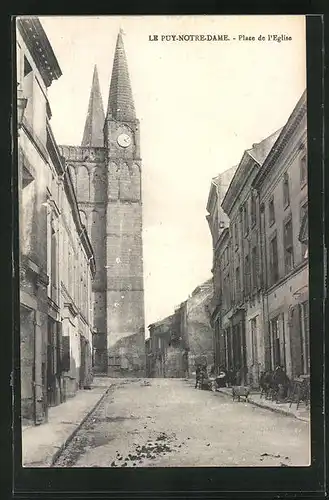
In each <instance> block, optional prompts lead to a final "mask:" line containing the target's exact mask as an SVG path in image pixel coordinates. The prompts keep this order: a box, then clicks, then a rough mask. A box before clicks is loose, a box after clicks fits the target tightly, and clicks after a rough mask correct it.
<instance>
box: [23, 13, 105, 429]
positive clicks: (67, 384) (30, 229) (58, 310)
mask: <svg viewBox="0 0 329 500" xmlns="http://www.w3.org/2000/svg"><path fill="white" fill-rule="evenodd" d="M16 42H17V84H18V106H19V104H20V103H19V99H21V98H22V96H23V99H26V109H25V114H24V117H23V119H22V122H21V123H20V124H19V125H20V128H19V137H18V180H19V211H20V212H19V228H20V229H19V239H20V304H21V308H20V370H21V416H22V421H23V422H25V421H27V422H33V423H35V424H39V423H42V422H44V421H46V419H47V412H48V407H49V406H53V405H57V404H59V403H61V402H63V401H65V400H66V398H68V397H70V396H73V395H74V394H75V393H76V391H77V390H78V388H79V387H80V388H83V387H86V386H89V385H90V383H91V380H92V371H91V370H92V358H91V354H92V351H91V346H92V323H93V320H92V313H91V282H92V279H93V277H94V274H95V261H94V255H93V250H92V247H91V243H90V240H89V238H88V234H87V231H86V228H85V227H84V225H83V223H82V221H81V218H80V215H79V211H78V206H77V203H76V199H75V194H74V190H73V185H72V181H71V178H70V176H69V175H67V172H66V170H65V166H64V163H63V161H62V159H61V156H60V154H59V150H58V147H57V145H56V141H55V139H54V136H53V133H52V130H51V126H50V119H51V109H50V104H49V101H48V97H47V89H48V87H49V86H50V85H51V83H52V81H53V80H54V79H57V78H59V77H60V76H61V70H60V68H59V65H58V62H57V60H56V57H55V55H54V53H53V51H52V48H51V46H50V43H49V41H48V38H47V36H46V34H45V32H44V30H43V28H42V25H41V23H40V21H39V20H38V19H37V18H22V19H18V20H17V36H16Z"/></svg>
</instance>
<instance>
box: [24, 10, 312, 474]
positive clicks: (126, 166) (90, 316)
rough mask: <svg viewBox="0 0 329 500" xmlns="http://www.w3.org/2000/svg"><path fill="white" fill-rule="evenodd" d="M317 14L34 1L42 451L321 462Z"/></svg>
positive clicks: (28, 342)
mask: <svg viewBox="0 0 329 500" xmlns="http://www.w3.org/2000/svg"><path fill="white" fill-rule="evenodd" d="M305 33H306V19H305V16H302V15H299V16H286V15H285V16H281V15H277V16H154V17H153V16H145V17H143V16H128V17H123V16H99V17H88V16H87V17H86V16H66V17H58V16H53V17H43V16H40V17H36V16H32V17H31V16H21V17H17V18H16V53H17V58H16V68H17V127H18V133H17V136H18V139H17V141H18V144H17V151H18V158H17V162H18V181H19V228H20V229H19V231H20V233H19V239H20V263H19V264H20V374H21V375H20V379H21V381H20V384H21V391H20V392H21V401H20V408H21V425H22V465H23V466H24V467H56V468H63V467H102V468H103V467H109V468H110V467H111V468H115V467H120V468H121V467H127V468H138V467H232V466H234V467H259V466H262V467H289V466H290V467H291V466H308V465H309V464H310V342H309V291H308V290H309V288H308V282H309V278H308V154H307V149H308V146H307V144H308V143H307V99H306V96H307V91H306V34H305Z"/></svg>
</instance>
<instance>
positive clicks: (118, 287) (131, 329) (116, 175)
mask: <svg viewBox="0 0 329 500" xmlns="http://www.w3.org/2000/svg"><path fill="white" fill-rule="evenodd" d="M139 142H140V137H139V121H138V120H137V118H136V114H135V106H134V101H133V96H132V91H131V85H130V78H129V73H128V65H127V60H126V54H125V50H124V46H123V40H122V33H121V32H120V33H119V35H118V38H117V43H116V48H115V54H114V61H113V69H112V76H111V84H110V91H109V99H108V106H107V113H106V118H105V125H104V146H105V149H106V155H107V160H106V161H107V175H108V191H107V213H106V218H107V224H106V262H107V265H106V286H107V292H106V296H107V311H106V312H107V316H106V319H107V331H108V337H107V340H108V350H109V353H110V368H109V371H110V373H112V372H113V370H112V369H111V363H114V366H115V365H116V363H117V360H118V359H120V362H121V369H122V370H126V369H127V368H128V366H129V365H132V366H136V369H137V367H138V366H139V365H140V363H141V358H142V359H144V283H143V244H142V190H141V158H140V147H139ZM112 355H113V356H114V359H113V358H112ZM111 358H112V359H111ZM122 363H124V365H123V366H122ZM115 369H116V368H115Z"/></svg>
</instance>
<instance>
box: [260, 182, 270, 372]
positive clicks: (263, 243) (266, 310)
mask: <svg viewBox="0 0 329 500" xmlns="http://www.w3.org/2000/svg"><path fill="white" fill-rule="evenodd" d="M258 195H259V192H258ZM259 215H260V240H261V250H262V251H261V259H260V261H261V276H263V280H262V289H263V293H262V305H263V324H265V323H266V332H264V333H265V335H264V348H265V353H264V354H265V359H264V361H265V365H266V353H269V367H270V366H271V342H270V339H269V334H270V330H269V304H268V293H267V290H268V276H267V269H268V265H267V245H266V236H265V235H266V227H265V207H264V204H262V205H261V206H260V214H259ZM265 294H266V299H265V297H264V295H265ZM265 302H266V303H265ZM265 318H266V321H265Z"/></svg>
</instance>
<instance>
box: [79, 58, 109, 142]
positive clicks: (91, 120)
mask: <svg viewBox="0 0 329 500" xmlns="http://www.w3.org/2000/svg"><path fill="white" fill-rule="evenodd" d="M104 122H105V114H104V108H103V100H102V95H101V91H100V87H99V81H98V72H97V66H96V65H95V67H94V75H93V83H92V86H91V91H90V97H89V106H88V114H87V119H86V124H85V130H84V132H83V139H82V143H81V146H86V147H89V146H92V147H103V146H104V135H103V127H104Z"/></svg>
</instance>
